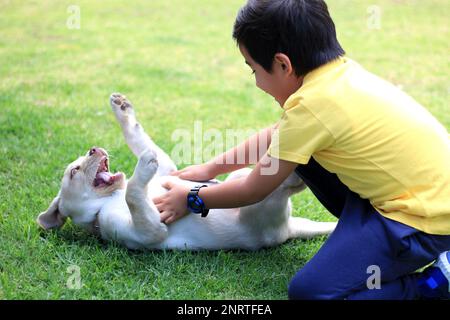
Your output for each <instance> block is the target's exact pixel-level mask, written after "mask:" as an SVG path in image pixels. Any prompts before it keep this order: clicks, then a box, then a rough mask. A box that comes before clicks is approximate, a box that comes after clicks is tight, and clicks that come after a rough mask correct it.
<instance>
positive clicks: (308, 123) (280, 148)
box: [268, 105, 335, 164]
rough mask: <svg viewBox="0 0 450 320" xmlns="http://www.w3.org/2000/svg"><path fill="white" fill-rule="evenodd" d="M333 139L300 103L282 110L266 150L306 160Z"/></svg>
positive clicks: (289, 158)
mask: <svg viewBox="0 0 450 320" xmlns="http://www.w3.org/2000/svg"><path fill="white" fill-rule="evenodd" d="M334 141H335V139H334V138H333V135H332V134H331V132H330V131H329V130H328V129H327V128H326V127H325V125H324V124H323V123H322V122H321V121H320V120H319V119H318V118H317V117H316V116H315V115H314V114H313V113H312V112H310V110H308V109H307V108H306V107H304V106H301V105H299V106H296V107H294V108H291V109H289V110H287V111H285V112H284V113H283V116H282V118H281V120H280V122H279V126H278V129H276V130H275V131H274V133H273V135H272V141H271V144H270V147H269V149H268V154H269V155H270V156H271V157H273V158H277V159H281V160H286V161H290V162H295V163H298V164H307V163H308V162H309V159H310V158H311V156H312V155H313V154H314V153H315V152H318V151H320V150H323V149H326V148H327V147H329V146H331V145H332V144H333V143H334Z"/></svg>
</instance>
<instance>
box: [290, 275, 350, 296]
mask: <svg viewBox="0 0 450 320" xmlns="http://www.w3.org/2000/svg"><path fill="white" fill-rule="evenodd" d="M343 296H345V294H344V295H342V293H341V292H338V291H337V290H333V288H332V287H331V286H330V285H329V284H327V283H324V282H322V281H320V277H317V278H315V279H310V278H309V277H306V276H303V275H302V273H301V271H300V272H299V273H297V274H296V275H295V276H294V278H292V280H291V282H290V283H289V286H288V297H289V300H330V299H341V298H342V297H343Z"/></svg>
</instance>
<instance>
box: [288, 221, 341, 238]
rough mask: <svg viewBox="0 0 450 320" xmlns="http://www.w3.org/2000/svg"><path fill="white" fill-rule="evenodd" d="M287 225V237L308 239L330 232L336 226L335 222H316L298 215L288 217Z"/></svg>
mask: <svg viewBox="0 0 450 320" xmlns="http://www.w3.org/2000/svg"><path fill="white" fill-rule="evenodd" d="M288 225H289V239H294V238H300V239H310V238H313V237H316V236H321V235H327V234H330V233H331V232H333V231H334V229H335V228H336V222H316V221H312V220H309V219H305V218H298V217H290V218H289V221H288Z"/></svg>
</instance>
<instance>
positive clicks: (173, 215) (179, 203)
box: [153, 182, 190, 224]
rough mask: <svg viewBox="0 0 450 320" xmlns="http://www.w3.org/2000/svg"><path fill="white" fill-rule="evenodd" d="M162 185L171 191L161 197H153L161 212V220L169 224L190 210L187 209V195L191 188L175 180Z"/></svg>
mask: <svg viewBox="0 0 450 320" xmlns="http://www.w3.org/2000/svg"><path fill="white" fill-rule="evenodd" d="M162 186H163V187H164V188H166V189H167V190H169V191H168V192H167V193H166V194H164V195H162V196H160V197H156V198H153V203H154V204H155V205H156V207H157V208H158V210H159V212H160V214H161V222H164V223H166V224H169V223H172V222H174V221H177V220H178V219H180V218H182V217H183V216H185V215H186V214H187V213H188V212H189V211H188V209H187V195H188V193H189V191H190V189H189V188H188V187H185V186H182V185H177V184H174V183H173V182H166V183H164V184H163V185H162Z"/></svg>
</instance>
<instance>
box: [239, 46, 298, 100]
mask: <svg viewBox="0 0 450 320" xmlns="http://www.w3.org/2000/svg"><path fill="white" fill-rule="evenodd" d="M239 50H240V51H241V54H242V56H243V57H244V58H245V63H246V64H248V66H249V67H250V68H251V69H252V71H253V73H254V75H255V80H256V86H257V87H258V88H260V89H261V90H263V91H264V92H266V93H268V94H270V95H271V96H272V97H274V98H275V100H276V101H277V102H278V103H279V104H280V106H281V107H283V106H284V103H285V102H286V100H287V99H288V98H289V96H291V95H292V94H293V93H295V92H296V91H297V90H298V89H299V88H300V87H301V85H302V82H303V78H302V77H297V76H296V74H295V72H294V70H293V69H292V66H291V63H290V61H289V58H288V57H287V56H286V55H284V54H276V55H275V58H274V62H273V65H272V72H271V73H269V72H267V71H266V70H265V69H264V68H263V67H262V66H261V65H260V64H258V63H256V62H255V61H254V60H253V59H252V57H251V56H250V54H249V53H248V51H247V49H246V48H245V47H244V46H243V45H239Z"/></svg>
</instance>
